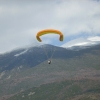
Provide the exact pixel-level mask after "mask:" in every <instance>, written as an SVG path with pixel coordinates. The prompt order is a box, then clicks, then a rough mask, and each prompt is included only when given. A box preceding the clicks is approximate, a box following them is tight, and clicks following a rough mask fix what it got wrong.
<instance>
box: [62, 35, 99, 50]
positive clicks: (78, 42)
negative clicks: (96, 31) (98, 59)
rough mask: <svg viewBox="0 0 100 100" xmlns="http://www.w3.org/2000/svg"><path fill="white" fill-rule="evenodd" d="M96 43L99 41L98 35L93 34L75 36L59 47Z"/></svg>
mask: <svg viewBox="0 0 100 100" xmlns="http://www.w3.org/2000/svg"><path fill="white" fill-rule="evenodd" d="M98 43H100V37H99V36H95V37H87V38H77V39H74V40H71V41H69V42H67V43H65V44H63V45H61V47H63V48H71V47H73V46H91V45H96V44H98Z"/></svg>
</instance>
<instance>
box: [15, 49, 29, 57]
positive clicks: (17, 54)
mask: <svg viewBox="0 0 100 100" xmlns="http://www.w3.org/2000/svg"><path fill="white" fill-rule="evenodd" d="M27 51H28V49H27V50H25V51H23V52H20V53H18V54H15V55H14V56H16V57H18V56H20V55H22V54H25V53H26V52H27Z"/></svg>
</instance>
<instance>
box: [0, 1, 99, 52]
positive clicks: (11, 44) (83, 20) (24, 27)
mask: <svg viewBox="0 0 100 100" xmlns="http://www.w3.org/2000/svg"><path fill="white" fill-rule="evenodd" d="M99 27H100V2H99V1H96V0H43V1H42V0H36V1H34V0H28V1H27V0H21V1H19V0H9V1H8V0H1V1H0V47H2V48H0V52H4V51H6V50H10V49H12V48H15V47H21V46H23V45H28V44H31V43H34V42H36V41H37V40H36V38H35V35H36V33H37V32H38V31H40V30H41V29H46V28H53V29H58V30H60V31H61V32H62V33H63V34H64V36H65V39H67V37H70V36H71V37H73V35H74V36H75V35H79V34H82V33H86V34H90V35H94V36H95V35H97V34H100V28H99ZM47 37H48V36H45V37H44V38H43V39H44V41H46V42H47V43H53V41H51V40H53V39H54V38H55V36H53V35H51V36H50V37H51V38H50V39H49V40H48V39H47Z"/></svg>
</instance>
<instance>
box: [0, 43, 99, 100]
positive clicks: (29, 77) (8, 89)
mask: <svg viewBox="0 0 100 100" xmlns="http://www.w3.org/2000/svg"><path fill="white" fill-rule="evenodd" d="M45 51H46V52H45ZM47 53H48V54H47ZM52 54H53V56H52ZM51 56H52V63H51V64H48V63H47V60H48V58H49V57H51ZM70 80H71V82H72V83H71V84H72V85H68V84H67V81H70ZM63 81H65V83H66V84H65V85H64V87H66V88H64V87H63V88H60V87H59V86H61V85H60V84H63ZM76 81H77V82H76ZM58 82H59V84H58V85H57V83H58ZM91 82H92V83H93V84H92V85H90V83H91ZM52 83H54V84H53V85H52ZM95 83H98V84H100V45H95V46H91V47H90V48H85V49H81V50H79V51H73V50H68V49H66V48H62V47H56V46H53V45H48V44H46V45H40V46H34V47H28V48H21V49H17V50H14V51H11V52H8V53H5V54H1V55H0V100H4V99H6V98H9V97H12V98H13V96H14V95H15V97H16V95H21V97H22V96H23V95H22V94H24V93H26V92H27V91H28V92H27V93H28V94H29V93H30V94H34V93H33V92H34V91H35V92H36V91H38V93H39V94H36V96H38V95H40V98H42V97H41V96H42V95H41V93H43V95H44V94H46V90H48V93H49V92H50V89H51V92H50V94H47V95H46V96H48V95H51V96H52V94H53V93H55V96H58V98H60V97H59V95H57V94H56V93H58V90H59V89H60V90H61V92H59V94H62V93H64V91H66V92H67V93H69V92H68V91H67V89H68V88H69V87H70V88H71V86H73V85H75V86H76V85H82V86H80V88H81V94H77V91H76V92H75V93H76V95H73V94H72V96H77V95H78V96H82V95H83V94H84V93H85V91H86V93H87V91H96V93H95V96H96V95H98V94H99V89H97V88H96V87H99V85H98V84H95ZM56 85H57V87H55V86H56ZM87 85H89V86H91V87H88V88H86V87H87ZM67 86H68V88H67ZM93 86H95V87H93ZM61 87H62V86H61ZM83 87H85V88H83ZM53 88H55V91H56V89H57V88H59V89H58V90H57V92H54V91H53ZM70 88H69V89H70ZM72 88H74V87H72ZM95 88H96V89H95ZM34 89H35V90H34ZM64 89H65V90H64ZM43 90H44V92H43ZM60 90H59V91H60ZM31 91H32V92H31ZM39 91H40V92H39ZM20 93H22V94H20ZM82 93H83V94H82ZM28 94H26V95H28ZM90 94H91V95H92V92H90ZM65 95H66V94H64V95H62V96H61V95H60V96H61V99H62V98H65V97H64V96H65ZM51 96H50V97H51ZM55 96H54V98H55ZM19 98H20V97H19ZM32 98H33V97H32ZM40 98H38V99H36V100H40ZM25 99H26V100H28V99H27V97H26V98H24V100H25ZM66 99H67V98H65V100H66ZM9 100H18V98H16V99H14V98H13V99H11V98H9ZM19 100H22V98H20V99H19ZM29 100H33V99H29ZM43 100H46V99H44V97H43ZM49 100H50V99H49ZM55 100H56V99H55ZM70 100H71V99H70ZM76 100H77V99H76ZM83 100H85V99H83Z"/></svg>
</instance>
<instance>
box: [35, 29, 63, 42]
mask: <svg viewBox="0 0 100 100" xmlns="http://www.w3.org/2000/svg"><path fill="white" fill-rule="evenodd" d="M51 33H53V34H58V35H60V37H59V40H60V41H63V34H62V33H61V32H60V31H58V30H54V29H46V30H41V31H39V32H38V33H37V35H36V38H37V40H38V41H39V42H42V40H41V39H40V36H42V35H45V34H51Z"/></svg>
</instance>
